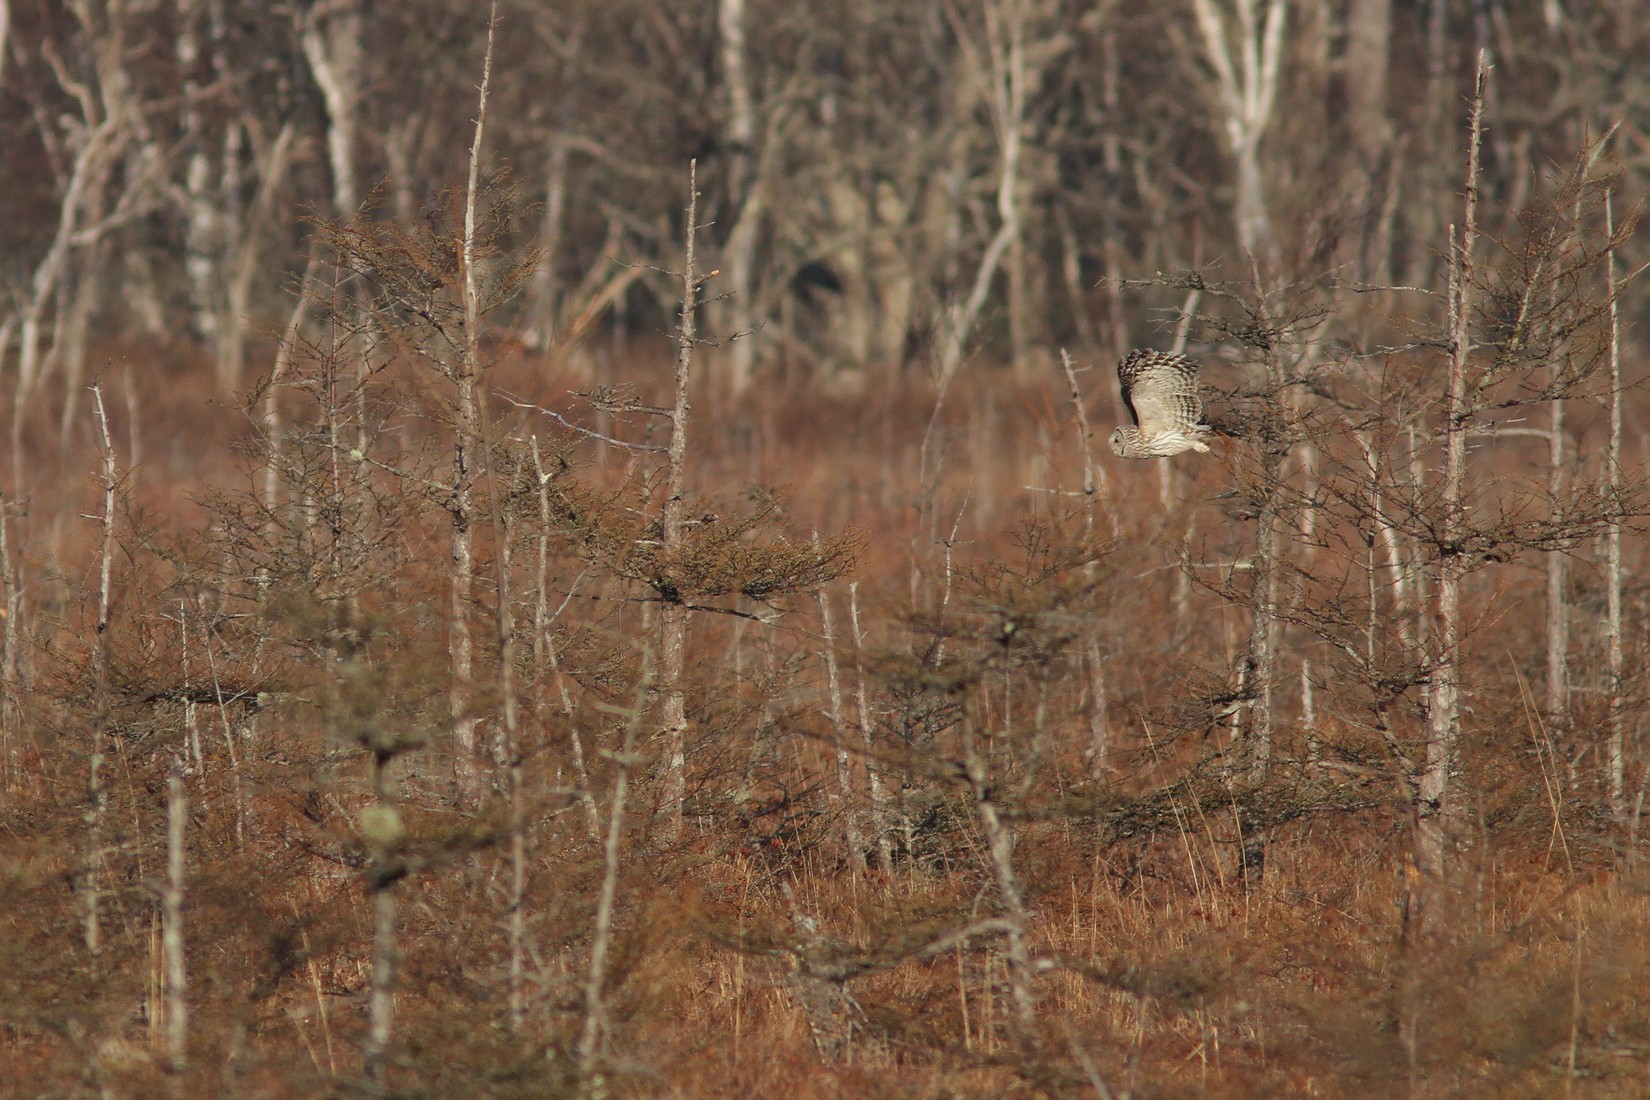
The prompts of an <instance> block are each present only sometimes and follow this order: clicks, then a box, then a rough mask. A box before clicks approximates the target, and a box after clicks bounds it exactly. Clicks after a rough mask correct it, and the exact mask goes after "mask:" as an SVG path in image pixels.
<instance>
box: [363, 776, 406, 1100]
mask: <svg viewBox="0 0 1650 1100" xmlns="http://www.w3.org/2000/svg"><path fill="white" fill-rule="evenodd" d="M391 755H393V752H392V751H391V750H386V749H382V748H379V747H372V790H373V801H372V804H371V805H369V806H368V807H367V808H366V809H365V810H364V811H363V812H362V815H361V839H362V840H363V841H364V842H365V844H366V847H367V856H368V864H367V892H368V893H369V894H370V895H371V897H372V977H371V982H370V986H369V990H368V993H367V1042H366V1046H365V1048H364V1049H363V1051H362V1061H363V1064H364V1068H365V1070H366V1075H367V1080H369V1081H371V1082H373V1083H374V1084H377V1085H382V1084H383V1083H384V1080H385V1077H386V1075H387V1072H388V1067H387V1066H386V1064H385V1057H386V1055H387V1054H388V1053H389V1048H390V1042H391V1039H392V1038H393V1036H394V1028H395V988H396V985H397V984H398V979H399V973H400V962H401V953H400V949H399V948H398V947H397V942H396V928H395V921H396V908H397V906H396V896H395V892H396V884H397V883H399V882H400V881H401V879H402V878H403V877H404V876H405V875H406V873H407V867H406V863H405V861H404V860H403V859H402V858H401V855H400V850H401V842H402V840H403V838H404V835H405V828H404V826H403V825H402V821H401V811H400V810H399V809H397V808H396V806H395V803H394V801H393V800H392V798H391V790H390V783H391V780H390V776H389V759H390V756H391Z"/></svg>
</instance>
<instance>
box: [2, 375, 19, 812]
mask: <svg viewBox="0 0 1650 1100" xmlns="http://www.w3.org/2000/svg"><path fill="white" fill-rule="evenodd" d="M0 346H3V345H0ZM9 508H10V505H9V504H7V502H6V495H5V493H3V492H0V753H3V760H4V767H5V771H4V774H3V775H0V789H5V790H10V789H11V785H12V784H13V783H15V782H16V781H18V780H19V779H20V778H21V777H22V776H21V770H20V753H21V748H22V747H21V746H20V745H19V744H18V739H19V738H20V737H21V736H22V732H23V731H22V712H21V708H20V707H19V706H18V703H17V694H18V691H19V690H20V687H21V684H20V677H19V671H20V670H19V660H18V648H19V647H18V644H17V639H18V637H19V635H20V634H21V632H22V629H23V625H22V622H21V619H22V614H23V590H22V585H21V584H19V583H18V579H17V572H16V570H15V568H14V567H13V566H12V560H11V542H10V535H9V534H8V527H9V525H8V523H7V522H6V521H7V518H8V510H9Z"/></svg>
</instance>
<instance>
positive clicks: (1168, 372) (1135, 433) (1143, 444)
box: [1111, 350, 1210, 458]
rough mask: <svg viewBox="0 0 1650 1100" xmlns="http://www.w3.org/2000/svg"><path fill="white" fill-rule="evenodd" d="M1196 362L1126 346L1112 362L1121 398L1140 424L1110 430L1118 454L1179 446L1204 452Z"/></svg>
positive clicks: (1158, 452) (1157, 453)
mask: <svg viewBox="0 0 1650 1100" xmlns="http://www.w3.org/2000/svg"><path fill="white" fill-rule="evenodd" d="M1197 376H1198V365H1197V364H1196V363H1195V362H1193V361H1192V360H1190V359H1188V358H1186V357H1185V356H1184V355H1180V354H1177V353H1175V352H1167V351H1146V350H1138V351H1131V352H1129V354H1128V355H1126V356H1124V357H1123V361H1122V362H1121V363H1119V364H1117V380H1118V381H1119V382H1121V383H1122V385H1123V403H1124V404H1125V405H1127V406H1128V407H1129V414H1130V415H1131V416H1133V417H1134V422H1135V423H1136V424H1138V425H1139V427H1128V426H1124V427H1121V428H1118V429H1117V430H1116V431H1115V432H1112V433H1111V449H1112V450H1113V451H1114V452H1115V453H1116V454H1117V456H1118V457H1119V458H1167V457H1169V456H1170V455H1177V454H1179V453H1180V452H1182V451H1199V452H1202V453H1205V454H1206V453H1208V450H1209V445H1208V444H1207V443H1205V442H1204V441H1203V438H1204V436H1206V435H1208V434H1209V432H1210V428H1209V425H1207V424H1203V423H1199V421H1201V420H1202V419H1203V399H1202V397H1200V396H1199V395H1198V380H1197Z"/></svg>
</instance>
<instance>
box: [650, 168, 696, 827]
mask: <svg viewBox="0 0 1650 1100" xmlns="http://www.w3.org/2000/svg"><path fill="white" fill-rule="evenodd" d="M686 214H687V225H686V229H685V235H686V240H685V242H684V251H683V258H682V312H681V319H680V322H679V324H678V327H677V330H676V368H675V396H674V399H673V401H672V404H671V413H670V442H669V445H668V448H667V452H666V453H667V462H666V469H665V502H664V509H663V511H662V513H661V515H660V522H659V556H660V558H661V560H662V561H663V562H664V563H665V564H666V568H668V569H671V570H673V571H674V570H675V568H676V558H677V556H678V555H680V554H681V552H682V520H683V518H684V516H683V513H684V510H685V509H686V507H687V504H686V501H685V499H684V497H685V496H686V494H687V418H688V411H689V408H690V406H689V405H688V381H689V379H690V377H691V375H692V370H693V347H694V343H695V341H696V340H697V334H698V329H697V325H698V313H699V284H700V281H701V280H700V278H699V273H698V271H697V270H696V269H695V268H694V263H695V257H694V244H695V240H696V235H697V230H698V225H697V219H698V217H699V162H698V161H697V160H694V161H690V162H689V164H688V203H687V211H686ZM673 597H674V598H673ZM687 627H688V608H687V604H686V602H685V600H684V599H683V598H682V597H681V595H680V594H679V593H676V594H673V596H672V595H667V596H666V598H665V599H664V601H663V602H662V603H661V604H660V608H659V662H660V669H659V672H660V676H659V679H660V684H659V690H660V710H659V734H660V740H661V741H662V742H663V744H664V751H665V767H664V782H663V790H662V792H661V797H662V800H663V803H664V812H665V835H666V836H667V837H668V838H669V839H671V840H675V839H676V838H677V837H679V836H680V835H681V831H682V815H683V811H684V806H683V800H684V799H685V798H686V796H687V755H686V754H687V746H686V740H687V699H686V693H685V688H686V685H685V683H684V681H685V679H686V666H687Z"/></svg>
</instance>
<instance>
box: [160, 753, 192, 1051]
mask: <svg viewBox="0 0 1650 1100" xmlns="http://www.w3.org/2000/svg"><path fill="white" fill-rule="evenodd" d="M188 821H189V797H188V795H187V794H186V793H185V791H184V785H183V768H182V766H181V764H180V763H179V762H178V761H176V760H174V761H173V762H172V771H171V774H170V775H169V776H168V777H167V780H166V880H165V883H164V884H163V885H162V887H161V893H160V952H161V971H162V973H163V975H164V976H165V982H166V987H165V988H166V995H165V1004H166V1057H167V1061H168V1062H169V1064H170V1068H171V1070H172V1072H174V1073H178V1072H181V1071H182V1070H183V1069H184V1068H185V1067H186V1066H187V1065H188V1045H189V972H188V970H187V968H186V967H185V966H184V957H183V897H184V881H183V875H184V831H185V829H186V828H187V827H188Z"/></svg>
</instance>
